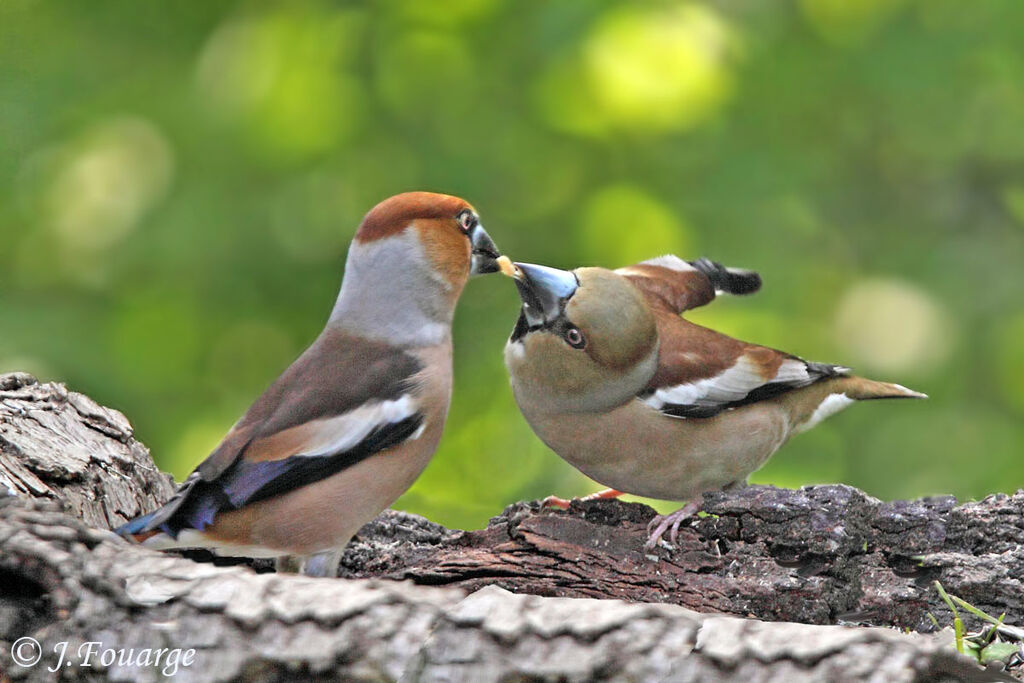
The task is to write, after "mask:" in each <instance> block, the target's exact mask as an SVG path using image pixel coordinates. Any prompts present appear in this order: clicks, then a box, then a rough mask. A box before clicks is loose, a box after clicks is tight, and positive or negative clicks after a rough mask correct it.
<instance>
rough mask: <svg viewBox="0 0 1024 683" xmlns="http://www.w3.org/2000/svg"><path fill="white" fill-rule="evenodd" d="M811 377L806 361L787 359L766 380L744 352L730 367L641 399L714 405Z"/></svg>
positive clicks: (650, 402) (655, 402)
mask: <svg viewBox="0 0 1024 683" xmlns="http://www.w3.org/2000/svg"><path fill="white" fill-rule="evenodd" d="M814 379H815V378H814V377H812V376H811V374H810V373H809V372H808V371H807V364H806V363H804V362H803V361H801V360H797V359H787V360H785V361H783V362H782V364H781V365H780V366H779V369H778V370H777V371H776V373H775V376H774V377H772V378H771V379H768V380H765V379H764V377H763V376H762V375H761V373H760V372H759V368H758V367H757V365H755V364H754V362H753V361H751V360H750V358H749V357H747V356H746V355H743V356H740V357H739V358H738V359H737V360H736V363H735V364H734V365H733V366H732V367H731V368H727V369H726V370H724V371H722V372H721V373H719V374H717V375H715V376H714V377H708V378H706V379H700V380H697V381H696V382H690V383H688V384H677V385H675V386H671V387H664V388H662V389H657V390H656V391H655V392H654V393H653V394H651V395H650V396H648V397H646V398H644V399H643V400H644V402H645V403H646V404H647V405H649V406H651V407H652V408H654V409H656V410H661V409H663V408H664V407H665V406H673V405H675V406H705V407H713V406H716V405H721V404H723V403H732V402H733V401H741V400H743V399H744V398H746V397H747V395H748V394H750V392H752V391H754V390H755V389H757V388H759V387H762V386H765V385H768V384H791V385H794V386H801V385H806V384H810V383H811V382H813V381H814Z"/></svg>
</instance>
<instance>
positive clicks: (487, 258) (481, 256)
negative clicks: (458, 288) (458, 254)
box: [469, 225, 501, 275]
mask: <svg viewBox="0 0 1024 683" xmlns="http://www.w3.org/2000/svg"><path fill="white" fill-rule="evenodd" d="M470 243H471V244H472V246H473V256H472V259H471V261H470V266H469V274H470V275H483V274H484V273H496V272H498V271H499V270H500V267H499V266H498V257H499V256H501V254H500V253H499V252H498V247H496V246H495V244H494V240H492V239H491V236H490V235H488V234H487V231H486V230H484V229H483V227H482V226H480V225H477V226H476V227H475V228H473V233H472V234H471V235H470Z"/></svg>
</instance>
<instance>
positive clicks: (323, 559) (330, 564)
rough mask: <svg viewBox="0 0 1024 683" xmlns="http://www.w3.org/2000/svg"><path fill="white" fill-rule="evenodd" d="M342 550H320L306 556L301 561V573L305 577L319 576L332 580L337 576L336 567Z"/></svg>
mask: <svg viewBox="0 0 1024 683" xmlns="http://www.w3.org/2000/svg"><path fill="white" fill-rule="evenodd" d="M343 551H344V548H332V549H331V550H322V551H320V552H318V553H313V554H312V555H306V557H304V558H303V561H302V573H303V574H305V575H306V576H319V577H326V578H330V579H333V578H335V577H336V576H338V565H339V564H340V563H341V554H342V552H343Z"/></svg>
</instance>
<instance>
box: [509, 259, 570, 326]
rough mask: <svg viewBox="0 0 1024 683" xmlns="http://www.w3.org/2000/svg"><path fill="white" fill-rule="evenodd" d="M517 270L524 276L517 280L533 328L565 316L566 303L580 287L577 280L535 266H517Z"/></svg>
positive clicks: (565, 271) (526, 313)
mask: <svg viewBox="0 0 1024 683" xmlns="http://www.w3.org/2000/svg"><path fill="white" fill-rule="evenodd" d="M516 266H517V267H518V268H519V273H520V274H519V276H518V277H516V288H517V289H518V290H519V298H520V299H522V300H523V315H525V316H526V322H527V323H528V324H529V325H530V327H537V326H541V325H544V324H546V323H549V322H551V321H552V320H554V319H555V318H557V317H558V316H559V315H561V314H562V309H563V308H564V307H565V302H566V301H568V300H569V299H570V298H572V295H573V294H575V293H576V289H577V288H578V287H579V281H577V279H576V276H575V275H574V274H573V273H571V272H570V271H568V270H558V269H557V268H548V267H547V266H538V265H535V264H532V263H517V264H516Z"/></svg>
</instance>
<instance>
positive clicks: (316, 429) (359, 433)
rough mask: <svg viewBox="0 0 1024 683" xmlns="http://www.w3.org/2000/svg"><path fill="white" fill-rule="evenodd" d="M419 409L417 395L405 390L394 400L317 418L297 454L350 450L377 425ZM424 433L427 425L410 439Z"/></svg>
mask: <svg viewBox="0 0 1024 683" xmlns="http://www.w3.org/2000/svg"><path fill="white" fill-rule="evenodd" d="M416 412H417V405H416V399H414V398H413V397H412V396H411V395H409V394H405V395H403V396H400V397H399V398H396V399H394V400H390V401H370V402H367V403H365V404H363V405H361V406H359V407H358V408H356V409H355V410H350V411H349V412H347V413H343V414H341V415H336V416H334V417H327V418H321V419H319V420H314V421H313V422H311V423H309V425H308V426H307V429H309V434H310V438H309V440H308V441H307V442H306V443H305V445H304V446H303V448H302V450H301V451H300V452H298V453H296V455H306V456H321V455H334V454H335V453H340V452H343V451H347V450H348V449H350V448H352V447H353V446H355V445H356V444H358V443H359V442H360V441H362V440H363V439H365V438H366V437H367V436H369V435H370V432H372V431H373V430H374V429H377V428H378V427H383V426H385V425H389V424H396V423H398V422H401V421H402V420H404V419H406V418H409V417H412V416H413V415H415V414H416ZM424 424H426V423H424ZM421 434H423V425H421V426H420V428H419V429H417V430H416V432H414V433H413V434H412V436H410V437H409V439H408V440H409V441H412V440H413V439H418V438H419V437H420V435H421Z"/></svg>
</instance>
